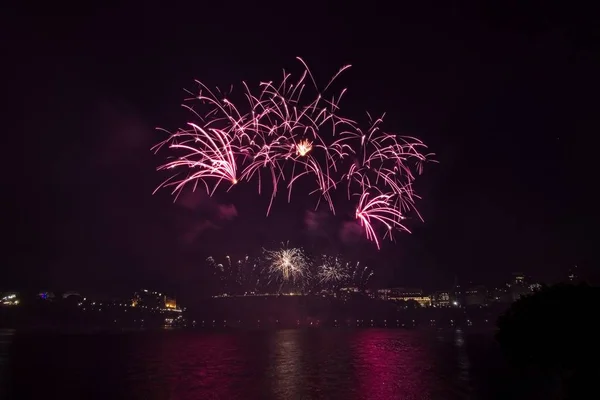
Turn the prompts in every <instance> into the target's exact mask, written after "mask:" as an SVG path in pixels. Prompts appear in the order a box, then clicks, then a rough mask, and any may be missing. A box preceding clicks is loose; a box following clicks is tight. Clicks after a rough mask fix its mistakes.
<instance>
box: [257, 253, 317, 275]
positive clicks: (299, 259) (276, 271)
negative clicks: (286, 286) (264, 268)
mask: <svg viewBox="0 0 600 400" xmlns="http://www.w3.org/2000/svg"><path fill="white" fill-rule="evenodd" d="M264 254H265V261H266V262H267V263H268V271H269V275H270V276H271V277H272V278H274V279H275V280H277V281H279V282H281V283H288V282H290V283H299V282H300V281H301V280H302V279H305V278H307V277H308V266H309V264H308V259H307V257H306V255H305V254H304V251H303V250H302V249H300V248H287V247H284V248H281V249H279V250H264Z"/></svg>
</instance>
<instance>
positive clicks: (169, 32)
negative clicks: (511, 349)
mask: <svg viewBox="0 0 600 400" xmlns="http://www.w3.org/2000/svg"><path fill="white" fill-rule="evenodd" d="M153 3H154V2H151V1H149V2H144V3H143V4H142V5H139V4H138V5H131V6H121V7H119V8H114V7H108V6H104V5H102V6H101V5H100V4H98V6H97V9H95V10H91V9H87V10H83V9H79V10H77V9H66V8H65V9H63V10H60V9H58V8H56V7H55V5H52V7H53V8H52V9H48V10H44V9H35V10H33V9H31V10H28V11H25V10H21V11H20V12H18V13H17V12H15V13H14V15H8V16H7V17H6V21H4V22H3V27H2V28H1V29H2V31H3V32H2V37H3V39H2V48H1V51H2V55H3V57H2V59H3V62H2V64H3V65H2V69H3V71H4V72H3V74H2V77H3V85H2V86H3V89H4V90H3V96H2V97H3V106H2V115H3V123H2V128H3V139H4V141H3V144H2V148H3V152H2V153H3V155H2V157H1V158H2V173H3V180H2V186H3V187H4V190H3V191H2V213H3V214H4V215H3V218H2V221H3V222H2V228H3V231H4V232H3V238H4V239H3V240H2V243H3V247H5V249H4V251H3V252H2V253H3V257H2V258H3V262H2V267H1V268H0V290H2V289H42V288H48V289H51V290H61V289H62V290H69V289H78V290H96V291H111V290H112V291H116V290H128V289H129V288H137V287H140V286H152V287H156V288H157V289H158V290H170V291H173V292H177V293H187V294H188V295H189V294H190V293H196V292H199V293H201V292H202V289H203V288H204V287H205V285H206V283H205V280H204V275H205V273H206V272H205V271H203V264H204V263H203V260H204V259H205V258H206V256H208V255H215V256H224V255H225V254H232V255H234V256H235V255H243V254H245V253H246V252H249V253H251V254H257V253H258V252H260V248H261V247H262V246H273V245H275V244H277V243H278V242H281V241H287V240H289V241H290V243H294V244H298V245H302V246H305V247H307V248H308V249H313V250H314V251H320V250H323V249H325V250H329V251H336V252H341V253H342V254H345V255H346V256H347V257H349V258H353V259H357V260H358V259H361V260H365V261H364V262H367V263H369V264H370V265H372V266H374V267H375V269H376V277H377V279H376V282H378V283H379V284H381V285H402V286H421V287H424V288H432V289H433V288H443V287H445V286H448V285H451V284H452V282H453V281H454V279H455V276H457V277H459V279H460V280H461V281H462V282H468V281H473V282H474V283H493V282H496V281H498V280H503V279H505V278H507V277H508V274H510V273H511V272H513V271H524V272H526V273H528V274H531V275H532V276H534V277H537V278H540V279H553V278H554V277H556V276H559V275H560V274H561V273H562V271H565V270H566V269H567V268H568V267H570V266H572V265H575V264H578V265H580V267H581V268H584V269H586V268H587V269H588V270H593V268H594V267H595V265H592V262H591V256H592V252H591V241H592V239H591V237H592V234H591V231H592V230H591V225H592V222H591V220H592V217H593V216H594V215H595V210H596V207H595V205H596V203H595V202H594V201H593V200H592V199H593V194H594V192H595V187H594V186H595V185H596V182H597V178H596V174H595V173H594V171H595V169H596V168H595V164H596V163H595V157H594V154H595V153H596V151H595V148H596V146H597V143H598V139H597V136H598V132H599V130H598V128H599V126H600V125H599V124H598V120H599V117H598V109H599V108H598V105H599V104H598V93H600V92H599V91H598V88H599V87H598V83H599V82H598V71H600V68H599V67H600V57H599V52H598V50H599V45H598V44H599V43H600V40H599V35H598V31H594V30H593V27H594V22H595V21H594V15H595V13H594V12H592V10H584V9H575V8H573V7H574V6H570V7H571V8H569V9H565V8H561V7H560V6H549V5H548V4H547V2H541V1H540V2H517V1H509V2H498V4H502V5H501V6H500V7H487V8H486V7H480V6H478V7H467V6H465V7H463V8H453V7H451V6H447V5H446V6H437V7H433V6H431V7H426V6H416V5H413V4H412V3H414V2H410V3H411V5H409V6H401V5H398V4H394V5H393V6H374V5H370V4H371V3H370V2H359V3H357V5H351V4H350V3H348V2H340V3H338V4H335V5H334V4H327V3H325V2H319V3H315V4H310V3H308V2H300V3H293V4H294V5H292V3H290V5H288V6H284V4H286V3H285V2H283V3H282V2H279V3H278V4H276V5H273V6H264V7H258V8H257V7H255V6H253V5H251V3H253V2H245V5H243V6H238V5H236V4H235V2H216V3H220V4H221V5H220V6H215V5H210V6H209V5H208V4H202V6H200V5H199V4H201V3H205V2H199V3H196V4H198V6H197V7H196V8H179V9H169V10H166V9H164V8H163V7H161V6H159V5H158V4H153ZM211 3H215V2H211ZM394 3H395V2H394ZM418 3H421V2H418ZM444 3H446V2H440V4H444ZM473 4H478V2H473ZM524 4H526V6H525V5H524ZM84 7H91V6H90V5H89V4H86V5H85V6H84ZM283 7H287V8H283ZM549 7H550V8H549ZM84 11H85V12H84ZM9 14H11V13H9ZM17 14H18V15H17ZM296 56H301V57H302V58H303V59H304V60H306V61H307V63H308V64H309V66H310V67H311V70H312V71H313V73H314V74H315V77H316V78H317V80H319V81H320V82H322V83H326V82H327V81H328V79H329V77H331V76H332V75H333V74H335V72H337V70H338V69H339V68H340V67H341V66H343V65H345V64H352V65H353V67H352V68H351V69H350V70H349V71H348V72H347V73H345V74H344V75H343V76H342V77H341V78H340V84H343V85H344V87H348V89H349V91H348V93H347V94H346V97H345V99H344V101H343V102H342V111H343V112H344V113H345V114H347V115H348V116H350V117H351V118H354V119H359V120H363V121H364V118H365V114H364V111H370V112H372V113H373V114H381V113H383V112H387V116H386V120H385V125H384V126H385V128H386V129H387V130H389V131H395V132H398V133H402V134H408V135H414V136H417V137H419V138H421V139H422V140H423V141H425V143H427V144H428V145H429V147H430V150H431V151H432V152H435V153H436V154H437V159H438V160H439V164H428V165H426V168H425V172H424V174H423V175H422V176H421V177H420V179H419V180H418V181H417V184H416V190H417V193H418V194H420V195H421V196H422V197H423V200H422V201H420V202H419V203H418V207H419V210H420V211H421V213H422V215H423V217H424V219H425V223H424V224H421V223H420V222H418V221H411V222H410V224H409V227H410V228H411V229H412V230H413V234H412V235H408V234H398V235H396V242H395V243H391V242H385V244H384V246H383V249H382V250H381V251H380V252H377V251H376V249H375V247H374V245H373V244H372V243H369V242H367V241H366V240H364V239H362V240H359V241H355V240H350V241H349V240H345V239H344V237H343V235H342V234H341V233H342V231H343V218H341V217H340V218H331V217H328V216H326V215H322V214H320V213H317V215H311V214H308V213H307V211H308V210H311V209H312V208H311V205H312V204H314V202H313V201H312V200H310V201H306V200H305V198H304V197H303V196H301V195H300V196H298V197H297V200H296V199H294V200H293V201H292V204H290V205H288V204H287V202H286V199H285V196H281V198H278V201H277V203H276V206H275V208H274V211H273V213H272V215H271V216H269V217H268V218H265V209H266V204H267V202H268V196H265V195H263V196H258V195H257V194H256V188H255V187H254V186H253V185H246V186H248V188H246V189H240V190H239V191H236V190H232V191H231V192H230V193H227V194H225V193H218V194H217V195H215V196H214V197H213V198H207V197H206V196H202V195H198V194H196V195H188V196H184V197H183V198H182V199H181V201H179V202H178V203H176V204H173V201H172V198H171V197H170V196H169V194H168V193H167V192H159V193H158V194H157V195H155V196H152V191H153V190H154V188H155V187H156V186H157V185H158V184H159V183H160V182H161V180H162V179H164V178H165V175H161V174H160V173H157V172H156V170H155V169H156V167H157V166H158V165H159V164H161V163H162V162H164V161H165V157H166V154H164V153H159V154H158V155H156V156H155V155H154V154H153V153H152V152H151V151H150V148H151V146H152V145H153V144H155V143H156V142H157V141H159V140H162V139H164V135H163V134H161V133H160V132H158V131H156V130H155V128H156V127H163V128H166V129H169V130H175V129H176V128H178V127H182V126H183V125H184V124H185V123H186V122H187V121H188V119H189V118H190V115H189V113H188V112H186V111H185V110H183V109H182V108H181V106H180V105H181V103H182V101H183V99H184V97H186V94H185V92H184V89H186V88H187V89H195V86H194V79H199V80H201V81H203V82H204V83H206V84H208V85H209V86H215V85H220V86H222V87H227V86H229V84H231V83H234V84H236V85H237V84H239V83H240V82H241V81H242V80H245V81H247V82H250V83H254V84H257V83H258V82H259V81H260V80H275V79H279V78H280V76H281V70H282V68H286V70H289V71H290V72H293V73H296V74H297V73H300V72H301V70H302V69H301V68H302V66H301V64H299V63H298V61H296V59H295V57H296ZM313 200H314V199H313ZM310 218H313V219H318V220H319V223H320V226H321V229H318V231H317V232H315V231H314V230H311V229H310V228H309V226H307V220H308V219H310ZM592 272H593V271H592Z"/></svg>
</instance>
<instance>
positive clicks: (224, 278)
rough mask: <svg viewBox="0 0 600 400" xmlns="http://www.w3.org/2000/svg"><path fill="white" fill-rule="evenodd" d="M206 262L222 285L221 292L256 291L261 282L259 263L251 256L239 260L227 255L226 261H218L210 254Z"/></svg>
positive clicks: (240, 292) (239, 292)
mask: <svg viewBox="0 0 600 400" xmlns="http://www.w3.org/2000/svg"><path fill="white" fill-rule="evenodd" d="M206 264H207V265H208V266H209V267H210V268H212V271H213V274H214V276H216V277H217V278H218V280H219V283H220V285H221V288H220V289H221V292H222V293H227V294H243V293H245V292H248V291H256V290H257V286H258V284H259V282H260V276H259V275H258V263H256V262H255V260H252V259H251V258H250V257H249V256H247V255H246V256H244V257H243V258H240V259H239V260H237V261H233V262H232V260H231V257H230V256H228V255H226V256H225V262H223V263H218V262H217V261H215V258H214V257H212V256H210V257H208V258H207V259H206Z"/></svg>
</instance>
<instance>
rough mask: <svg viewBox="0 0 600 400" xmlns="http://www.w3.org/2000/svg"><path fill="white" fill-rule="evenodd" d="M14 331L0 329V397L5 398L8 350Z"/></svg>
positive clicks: (7, 377)
mask: <svg viewBox="0 0 600 400" xmlns="http://www.w3.org/2000/svg"><path fill="white" fill-rule="evenodd" d="M14 334H15V331H14V330H13V329H0V399H4V398H6V396H7V394H6V388H7V385H8V379H9V376H8V355H9V354H8V352H9V349H10V345H11V344H12V341H13V337H14Z"/></svg>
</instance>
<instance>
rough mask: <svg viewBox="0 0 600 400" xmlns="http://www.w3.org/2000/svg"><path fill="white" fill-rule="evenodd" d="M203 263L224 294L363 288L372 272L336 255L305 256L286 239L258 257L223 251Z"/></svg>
mask: <svg viewBox="0 0 600 400" xmlns="http://www.w3.org/2000/svg"><path fill="white" fill-rule="evenodd" d="M206 264H207V266H208V267H209V268H210V269H211V270H212V272H213V275H214V276H215V278H216V282H215V283H217V284H218V285H217V286H218V292H219V293H220V294H228V295H245V294H254V293H281V292H282V291H284V292H285V290H290V291H295V292H298V291H300V292H302V293H320V291H321V290H327V291H332V290H333V291H337V290H340V289H342V288H354V289H355V290H364V289H365V288H366V287H367V284H368V282H369V279H370V278H371V277H372V276H373V270H371V269H370V268H369V267H368V266H364V265H361V263H360V262H354V263H353V262H349V261H345V260H344V259H343V258H342V257H341V256H339V255H338V256H330V255H325V254H322V255H319V256H317V257H309V256H308V255H307V254H306V253H305V252H304V250H303V249H301V248H295V247H290V246H288V244H287V243H286V244H282V246H281V247H280V248H278V249H275V250H265V249H263V254H262V257H259V258H252V257H249V256H248V255H246V256H244V257H241V258H239V259H236V258H232V257H230V256H228V255H226V256H224V257H222V258H221V259H220V261H217V260H216V259H215V258H214V257H212V256H211V257H208V258H207V259H206ZM284 289H285V290H284Z"/></svg>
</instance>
